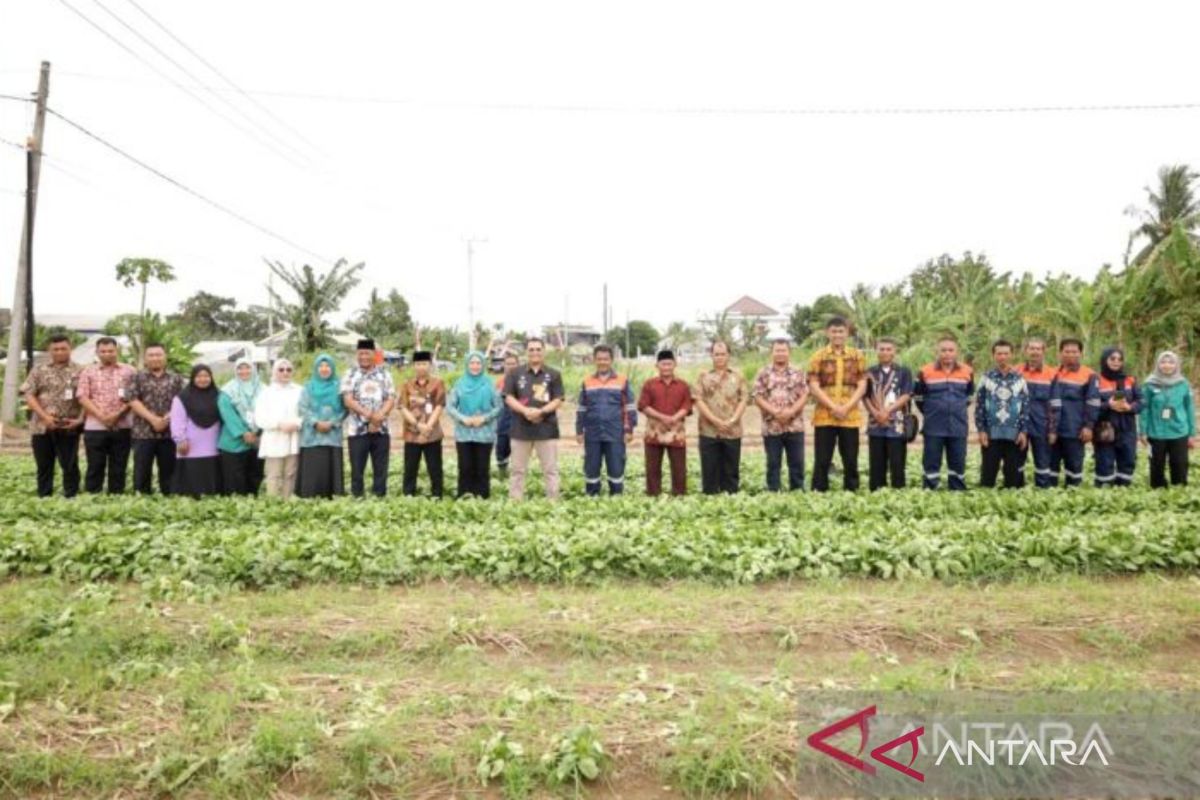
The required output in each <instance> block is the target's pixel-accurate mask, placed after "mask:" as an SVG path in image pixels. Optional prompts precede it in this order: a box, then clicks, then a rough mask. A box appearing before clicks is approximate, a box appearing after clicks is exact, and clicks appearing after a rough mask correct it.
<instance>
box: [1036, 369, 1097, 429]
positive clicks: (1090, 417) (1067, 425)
mask: <svg viewBox="0 0 1200 800" xmlns="http://www.w3.org/2000/svg"><path fill="white" fill-rule="evenodd" d="M1099 413H1100V389H1099V387H1098V386H1097V383H1096V373H1095V372H1092V370H1091V369H1090V368H1088V367H1084V366H1078V367H1076V368H1074V369H1067V368H1066V367H1059V368H1058V372H1056V373H1055V374H1054V384H1053V385H1052V386H1051V388H1050V418H1049V420H1048V421H1047V425H1046V430H1047V431H1048V432H1049V433H1054V434H1057V435H1059V436H1062V437H1063V438H1065V439H1078V438H1079V432H1080V431H1081V430H1083V429H1084V428H1087V429H1088V430H1091V429H1092V428H1094V427H1095V426H1096V417H1097V415H1099Z"/></svg>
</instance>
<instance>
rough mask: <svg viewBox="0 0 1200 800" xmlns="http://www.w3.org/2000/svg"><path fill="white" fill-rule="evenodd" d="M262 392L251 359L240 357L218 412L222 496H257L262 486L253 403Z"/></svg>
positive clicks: (220, 399) (218, 448)
mask: <svg viewBox="0 0 1200 800" xmlns="http://www.w3.org/2000/svg"><path fill="white" fill-rule="evenodd" d="M260 391H262V383H261V382H260V381H259V379H258V370H257V369H255V367H254V363H253V362H252V361H250V359H248V358H239V359H238V361H237V364H236V365H235V366H234V369H233V379H232V380H230V381H229V382H228V383H226V384H225V385H224V386H223V387H221V396H220V397H219V398H218V399H217V410H218V411H220V412H221V437H220V438H219V439H218V440H217V450H218V451H219V452H220V457H221V493H222V494H257V493H258V487H259V485H261V484H262V462H261V461H259V460H258V434H259V430H258V425H256V424H255V422H254V403H255V402H256V401H257V400H258V394H259V392H260Z"/></svg>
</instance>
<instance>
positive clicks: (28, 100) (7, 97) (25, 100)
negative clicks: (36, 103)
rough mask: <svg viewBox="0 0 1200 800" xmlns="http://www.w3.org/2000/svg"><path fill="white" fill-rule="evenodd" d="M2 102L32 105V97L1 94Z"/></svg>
mask: <svg viewBox="0 0 1200 800" xmlns="http://www.w3.org/2000/svg"><path fill="white" fill-rule="evenodd" d="M0 100H16V101H17V102H18V103H32V102H33V98H32V97H18V96H17V95H15V94H0Z"/></svg>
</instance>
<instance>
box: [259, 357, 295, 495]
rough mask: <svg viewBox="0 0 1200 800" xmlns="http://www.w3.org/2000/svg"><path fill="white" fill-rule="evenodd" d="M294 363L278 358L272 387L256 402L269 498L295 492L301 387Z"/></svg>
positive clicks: (267, 388)
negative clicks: (295, 380) (294, 376)
mask: <svg viewBox="0 0 1200 800" xmlns="http://www.w3.org/2000/svg"><path fill="white" fill-rule="evenodd" d="M292 371H293V367H292V362H290V361H288V360H287V359H286V358H278V359H276V360H275V365H274V366H273V367H272V369H271V383H270V385H268V386H264V387H263V390H262V391H261V392H259V394H258V399H257V400H255V402H254V421H255V423H257V425H258V427H259V429H260V430H262V434H261V435H260V436H259V437H258V457H259V458H261V459H262V460H263V464H264V472H265V473H266V480H265V483H266V484H267V494H268V495H270V496H271V497H283V498H288V497H291V496H292V493H293V492H294V491H295V488H296V469H297V467H298V464H299V460H300V459H299V453H300V387H299V386H297V385H296V384H294V383H292Z"/></svg>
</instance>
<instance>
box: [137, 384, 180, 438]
mask: <svg viewBox="0 0 1200 800" xmlns="http://www.w3.org/2000/svg"><path fill="white" fill-rule="evenodd" d="M183 387H184V382H183V376H182V375H179V374H177V373H174V372H171V371H170V370H163V371H162V373H161V374H159V375H155V374H154V373H152V372H151V371H150V370H148V369H144V370H141V371H140V372H138V373H137V374H136V375H134V376H133V379H132V380H131V381H129V401H130V402H133V401H134V400H141V401H142V405H144V406H145V407H146V410H147V411H149V412H150V413H151V414H157V415H158V416H160V417H168V416H170V414H171V401H172V400H174V399H175V396H176V395H178V394H179V393H180V392H181V391H183ZM133 438H135V439H170V438H171V428H170V426H167V429H166V430H164V431H162V432H159V431H156V430H154V426H153V425H151V424H150V423H149V422H147V421H146V420H144V419H142V418H141V417H139V416H138V415H137V414H134V415H133Z"/></svg>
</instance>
